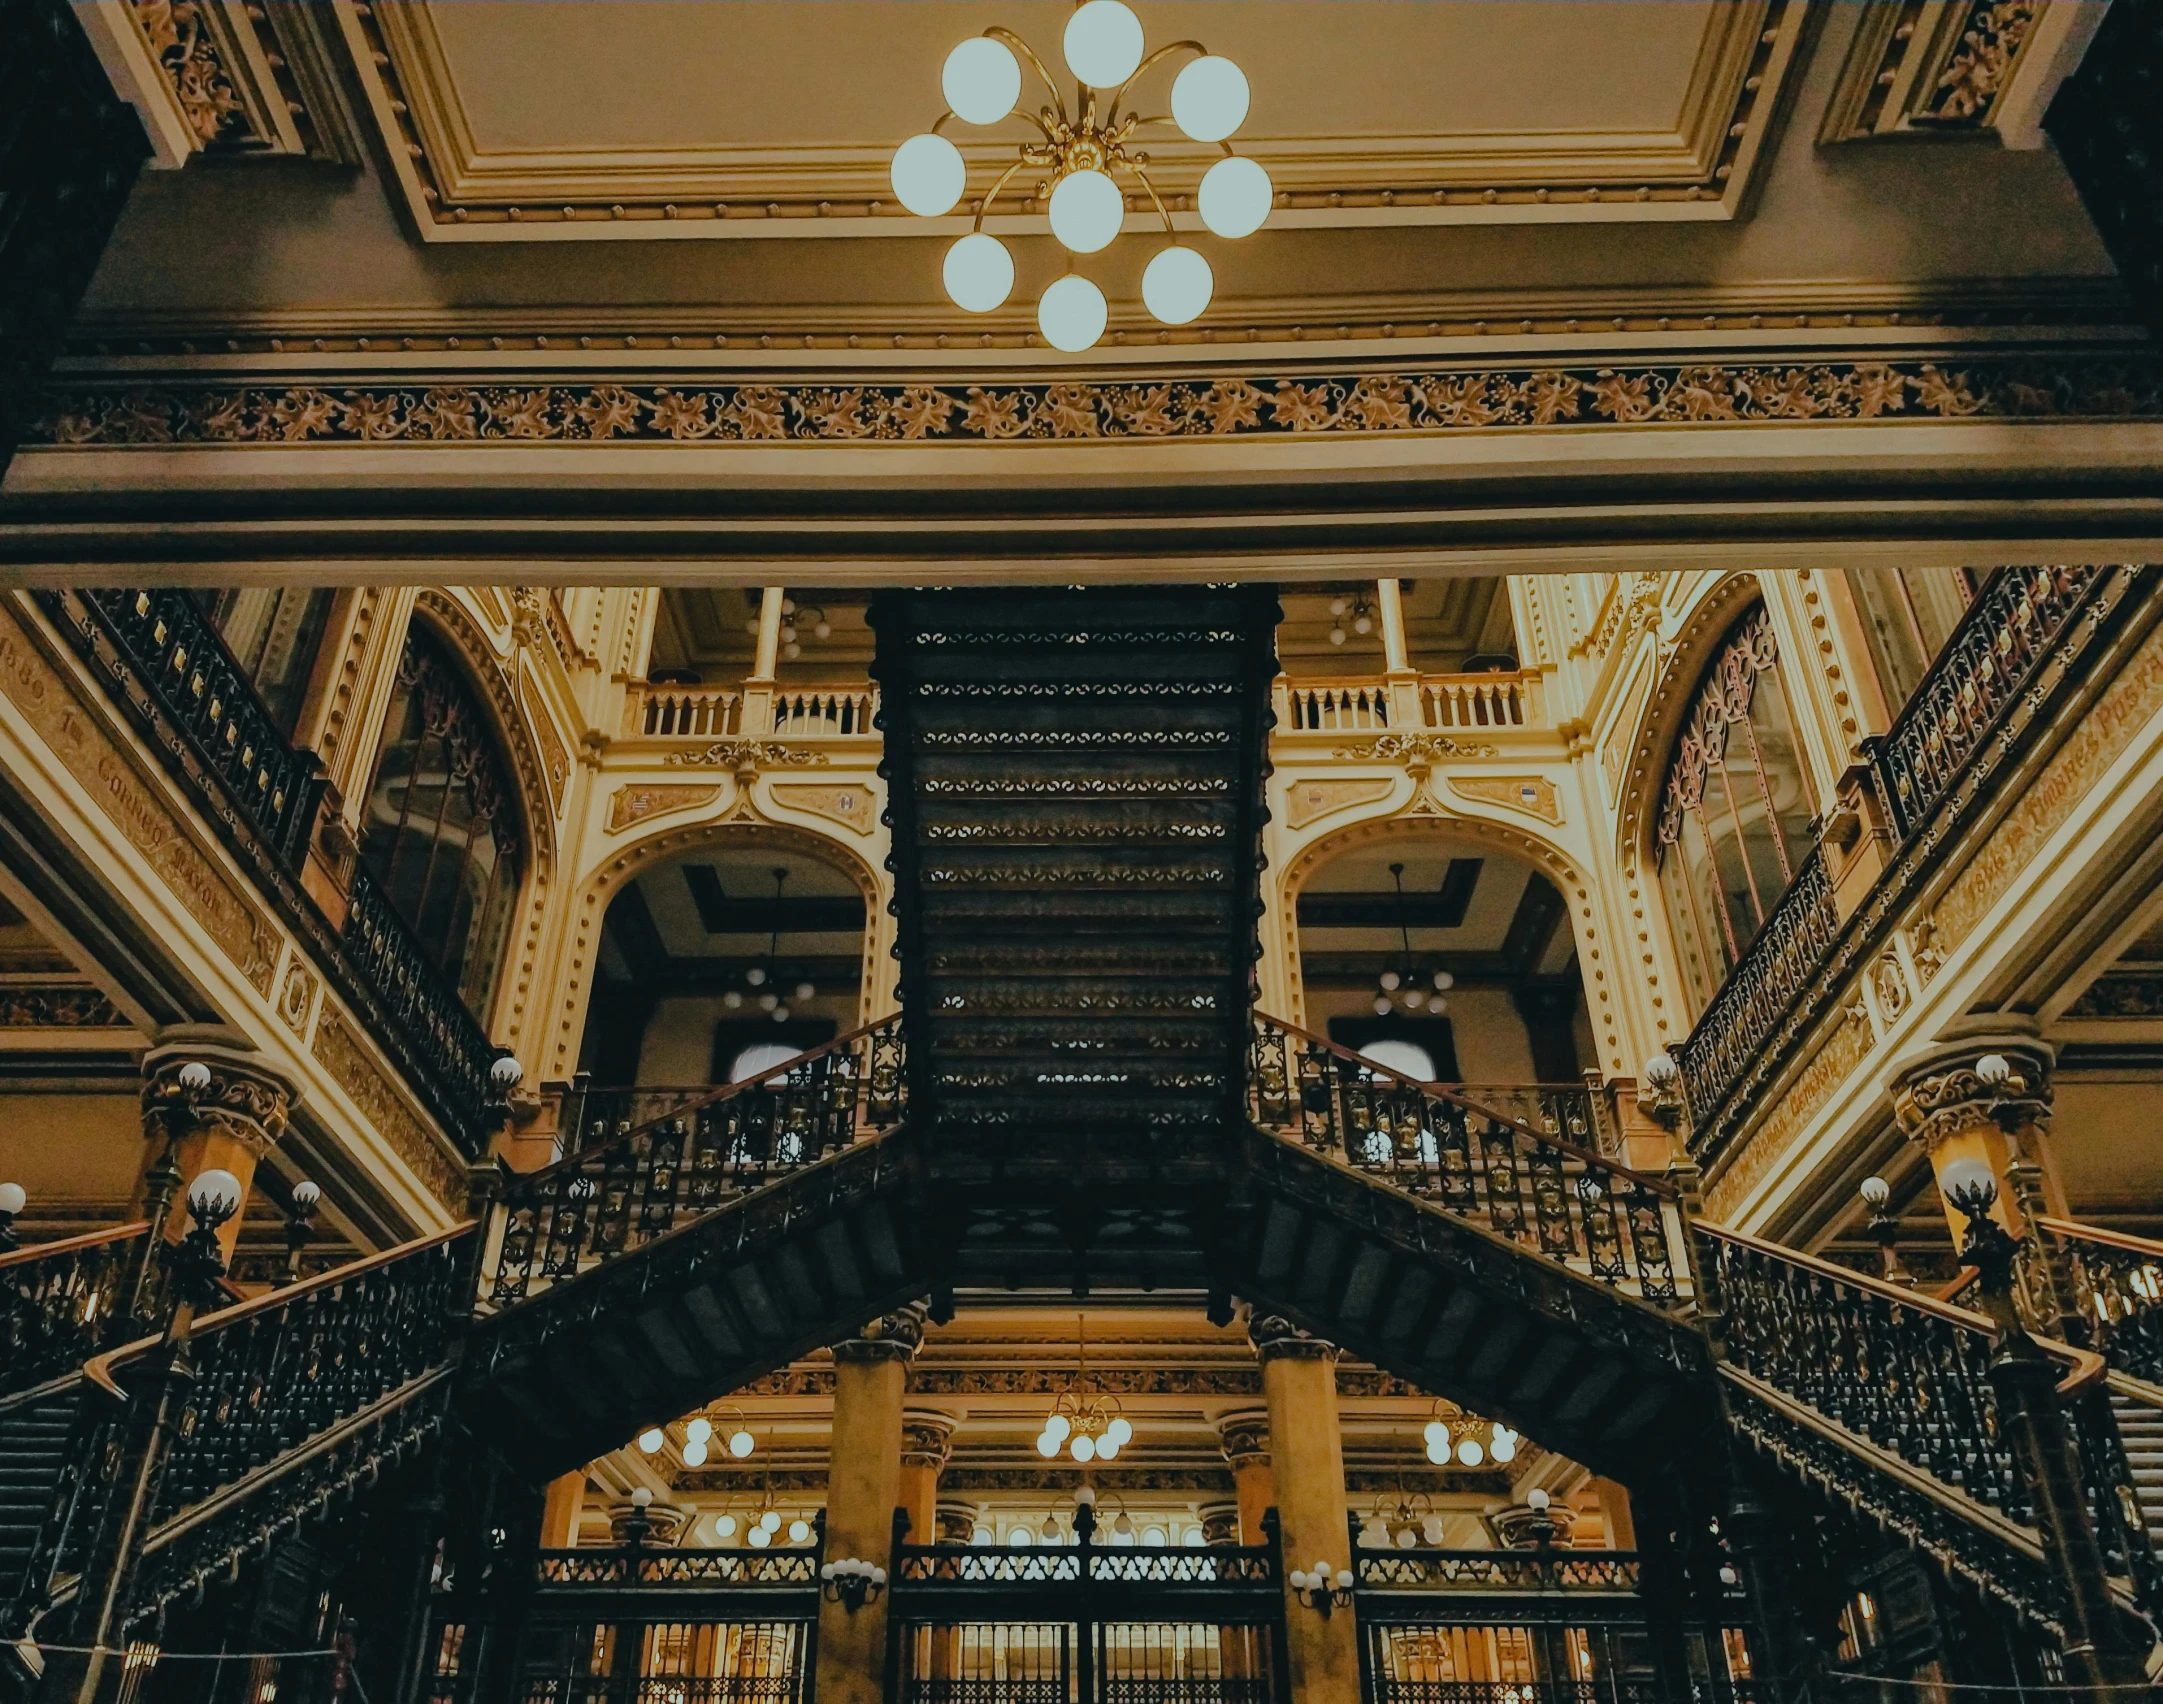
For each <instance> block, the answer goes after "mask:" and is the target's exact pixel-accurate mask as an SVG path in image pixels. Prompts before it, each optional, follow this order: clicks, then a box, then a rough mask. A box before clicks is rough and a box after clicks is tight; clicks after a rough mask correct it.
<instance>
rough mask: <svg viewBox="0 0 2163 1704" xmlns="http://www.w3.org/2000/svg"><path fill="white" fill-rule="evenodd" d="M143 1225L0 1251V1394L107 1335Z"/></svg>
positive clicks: (39, 1380) (27, 1383) (25, 1385)
mask: <svg viewBox="0 0 2163 1704" xmlns="http://www.w3.org/2000/svg"><path fill="white" fill-rule="evenodd" d="M147 1229H148V1227H147V1226H144V1225H129V1226H125V1227H123V1228H121V1229H120V1230H117V1231H108V1232H101V1233H99V1234H97V1235H96V1236H91V1237H71V1238H69V1239H68V1240H67V1241H66V1242H63V1243H59V1244H55V1245H53V1246H51V1247H49V1248H37V1247H31V1248H26V1249H23V1250H21V1251H19V1252H18V1253H15V1254H12V1255H7V1256H4V1257H0V1396H4V1395H6V1394H8V1393H9V1392H11V1391H18V1390H28V1389H29V1388H30V1387H31V1386H33V1385H38V1384H43V1383H44V1382H45V1381H46V1380H47V1379H51V1378H57V1377H59V1376H60V1375H61V1374H62V1373H68V1372H73V1371H74V1370H75V1369H76V1368H77V1367H79V1366H81V1365H82V1364H83V1362H84V1361H86V1360H87V1359H89V1357H90V1356H91V1355H93V1354H94V1353H96V1351H97V1349H98V1348H99V1346H100V1345H101V1344H103V1343H105V1342H107V1341H110V1337H111V1328H110V1322H111V1319H112V1315H113V1311H114V1308H115V1306H116V1305H117V1304H118V1303H119V1299H120V1294H119V1293H120V1286H121V1278H122V1276H123V1274H124V1273H125V1272H126V1270H127V1267H128V1262H129V1257H130V1256H131V1254H133V1253H134V1252H135V1247H136V1244H137V1242H138V1241H139V1239H140V1238H141V1237H142V1236H143V1234H144V1233H145V1231H146V1230H147Z"/></svg>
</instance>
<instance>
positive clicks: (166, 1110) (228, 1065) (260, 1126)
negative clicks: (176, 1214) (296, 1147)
mask: <svg viewBox="0 0 2163 1704" xmlns="http://www.w3.org/2000/svg"><path fill="white" fill-rule="evenodd" d="M191 1065H201V1066H202V1067H203V1068H204V1069H205V1070H207V1071H208V1072H209V1074H210V1081H209V1083H208V1085H207V1086H205V1085H200V1084H191V1083H189V1082H186V1081H183V1076H184V1074H186V1073H187V1071H188V1067H189V1066H191ZM293 1099H294V1096H293V1090H292V1086H291V1085H290V1084H288V1083H287V1082H286V1081H285V1079H284V1078H282V1077H279V1076H277V1075H275V1074H273V1073H272V1072H269V1071H266V1070H264V1069H263V1068H262V1067H261V1066H259V1065H255V1064H252V1063H250V1062H248V1061H247V1060H246V1059H245V1058H244V1057H243V1056H241V1055H237V1054H234V1053H230V1052H228V1051H226V1050H225V1049H222V1048H214V1047H190V1046H186V1045H182V1046H176V1047H169V1048H160V1049H158V1050H157V1051H156V1052H154V1053H151V1054H150V1055H148V1056H147V1057H146V1058H145V1059H144V1060H143V1134H144V1135H145V1136H153V1137H155V1136H163V1137H164V1138H165V1139H166V1140H167V1141H172V1142H177V1141H179V1140H180V1139H181V1138H182V1137H184V1136H187V1135H191V1134H193V1133H194V1132H196V1131H203V1132H205V1133H209V1134H217V1135H224V1136H230V1137H232V1138H233V1139H234V1140H236V1141H238V1142H240V1143H241V1144H242V1145H243V1146H245V1147H246V1148H247V1149H248V1151H249V1152H250V1153H252V1154H254V1155H256V1156H257V1157H258V1158H260V1157H261V1156H262V1155H264V1154H266V1153H268V1152H269V1151H270V1150H271V1149H272V1148H273V1147H275V1146H276V1145H277V1143H278V1140H279V1138H280V1137H282V1136H283V1135H284V1134H285V1124H286V1117H287V1115H288V1114H289V1113H290V1112H291V1111H292V1107H293Z"/></svg>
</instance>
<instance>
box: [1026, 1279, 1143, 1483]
mask: <svg viewBox="0 0 2163 1704" xmlns="http://www.w3.org/2000/svg"><path fill="white" fill-rule="evenodd" d="M1074 1329H1075V1341H1076V1356H1075V1374H1074V1383H1073V1384H1072V1385H1070V1386H1069V1387H1068V1388H1067V1389H1066V1390H1064V1391H1062V1392H1061V1393H1060V1395H1059V1400H1058V1401H1057V1402H1055V1403H1053V1404H1052V1410H1051V1412H1050V1413H1049V1414H1047V1415H1045V1417H1044V1427H1043V1430H1042V1431H1040V1432H1038V1433H1037V1437H1036V1453H1037V1454H1038V1455H1040V1456H1042V1457H1044V1458H1045V1459H1046V1460H1047V1461H1048V1460H1050V1459H1051V1458H1052V1457H1054V1456H1056V1455H1057V1454H1058V1453H1059V1451H1060V1449H1061V1448H1062V1447H1063V1448H1064V1449H1065V1450H1066V1452H1067V1454H1068V1455H1070V1456H1072V1457H1073V1458H1074V1459H1075V1460H1076V1461H1078V1462H1083V1463H1087V1462H1092V1461H1111V1460H1113V1459H1115V1458H1116V1457H1117V1456H1118V1454H1119V1452H1120V1451H1121V1450H1123V1449H1124V1448H1126V1446H1127V1443H1128V1441H1129V1440H1130V1439H1132V1438H1133V1436H1134V1428H1133V1426H1132V1425H1131V1424H1130V1423H1129V1422H1128V1420H1127V1417H1126V1416H1125V1415H1124V1414H1122V1413H1121V1412H1120V1411H1119V1401H1118V1398H1116V1397H1103V1396H1097V1395H1095V1394H1093V1393H1092V1392H1091V1391H1090V1389H1089V1323H1088V1319H1087V1316H1085V1315H1082V1314H1076V1315H1075V1316H1074Z"/></svg>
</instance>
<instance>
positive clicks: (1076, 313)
mask: <svg viewBox="0 0 2163 1704" xmlns="http://www.w3.org/2000/svg"><path fill="white" fill-rule="evenodd" d="M1110 317H1111V309H1110V306H1109V305H1108V304H1107V303H1106V302H1105V300H1104V292H1103V291H1102V290H1099V289H1098V288H1097V287H1096V286H1095V285H1094V284H1092V283H1090V282H1089V280H1088V279H1086V278H1084V277H1083V276H1082V275H1081V274H1080V273H1078V272H1070V273H1068V274H1067V275H1066V276H1065V277H1064V278H1059V279H1054V280H1053V281H1052V285H1051V288H1050V289H1048V290H1046V291H1045V292H1044V294H1043V295H1042V296H1040V297H1038V298H1037V304H1036V323H1037V329H1038V330H1039V331H1041V332H1042V333H1043V334H1044V341H1045V342H1046V343H1048V344H1050V345H1051V346H1052V347H1053V348H1054V349H1062V350H1065V351H1066V352H1067V353H1068V354H1070V355H1073V354H1079V353H1080V352H1081V351H1082V350H1084V349H1088V348H1090V347H1092V346H1093V345H1094V344H1095V343H1096V341H1097V339H1098V338H1100V337H1102V336H1103V335H1104V326H1105V322H1106V321H1107V320H1109V319H1110Z"/></svg>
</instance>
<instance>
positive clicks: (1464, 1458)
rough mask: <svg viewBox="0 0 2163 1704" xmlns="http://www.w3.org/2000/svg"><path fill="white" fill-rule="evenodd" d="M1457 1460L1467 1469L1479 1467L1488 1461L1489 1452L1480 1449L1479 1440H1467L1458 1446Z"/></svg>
mask: <svg viewBox="0 0 2163 1704" xmlns="http://www.w3.org/2000/svg"><path fill="white" fill-rule="evenodd" d="M1457 1459H1458V1460H1459V1461H1461V1462H1463V1463H1464V1464H1465V1466H1467V1467H1477V1466H1479V1464H1480V1463H1481V1462H1483V1461H1485V1460H1486V1459H1487V1452H1486V1451H1485V1450H1483V1449H1482V1448H1480V1441H1479V1439H1477V1438H1466V1439H1464V1440H1463V1441H1462V1442H1460V1443H1459V1444H1458V1446H1457Z"/></svg>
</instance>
